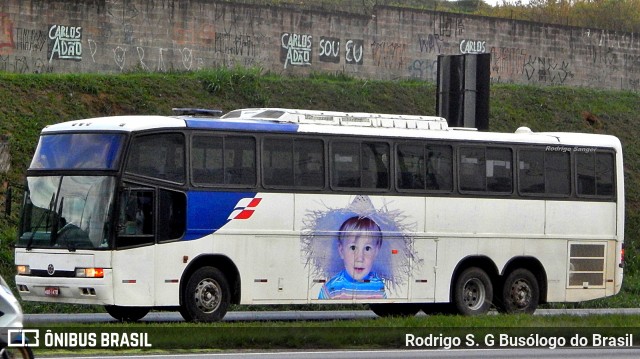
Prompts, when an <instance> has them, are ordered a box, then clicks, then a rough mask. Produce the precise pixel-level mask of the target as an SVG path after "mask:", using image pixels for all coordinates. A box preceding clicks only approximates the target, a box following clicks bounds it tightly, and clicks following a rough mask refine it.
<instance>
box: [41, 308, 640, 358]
mask: <svg viewBox="0 0 640 359" xmlns="http://www.w3.org/2000/svg"><path fill="white" fill-rule="evenodd" d="M639 322H640V316H638V315H607V316H600V315H593V316H584V317H578V316H565V315H563V316H550V317H542V316H530V315H490V316H479V317H462V316H438V315H436V316H418V317H410V318H376V319H359V320H343V321H338V320H336V321H315V322H297V321H294V322H288V321H285V322H283V321H274V322H222V323H207V324H192V323H134V324H121V323H104V324H84V325H78V324H75V325H73V326H69V325H61V324H52V325H47V326H46V327H37V329H40V331H41V336H42V334H44V332H45V331H47V330H50V331H51V332H53V333H90V334H84V335H91V336H93V337H94V338H95V340H96V345H95V348H94V349H91V350H92V351H94V353H96V352H95V350H99V349H100V347H101V346H102V343H101V340H100V338H101V336H102V333H126V334H127V335H130V334H131V333H146V335H147V337H148V343H149V344H150V345H151V348H147V349H146V351H147V352H149V351H163V350H174V351H175V350H181V349H182V350H184V349H189V350H190V351H192V350H204V349H208V350H212V349H213V350H227V349H235V350H238V349H242V350H252V349H253V350H257V349H329V348H330V349H335V348H342V349H346V348H351V349H381V348H383V349H391V348H405V345H406V337H407V334H411V335H414V336H416V337H423V338H424V337H427V336H430V335H431V336H435V337H444V338H459V339H460V343H459V344H458V345H457V346H455V347H459V348H464V347H475V344H478V345H479V346H484V347H498V346H500V345H499V342H498V340H497V338H499V336H500V335H501V334H508V335H509V336H510V337H525V338H526V337H529V336H530V335H532V334H534V335H535V334H538V335H539V336H542V337H545V338H556V339H557V338H565V339H566V344H565V345H564V346H565V347H571V346H574V347H575V346H581V345H571V342H570V338H573V337H576V336H580V337H584V338H587V339H588V340H589V342H590V343H591V339H592V338H593V337H592V336H593V334H598V335H605V336H620V337H623V336H625V335H627V334H631V333H636V332H637V329H638V328H637V323H639ZM488 335H491V336H489V337H488ZM470 339H473V342H472V343H473V345H469V344H470V343H471V342H468V340H470ZM486 339H495V341H494V342H493V344H490V342H488V341H486ZM41 340H42V339H41ZM637 344H638V342H637V338H636V341H635V342H634V345H637ZM442 346H443V345H436V346H434V347H433V348H434V349H435V348H438V347H442ZM543 346H546V345H543ZM582 346H584V345H582ZM60 349H61V348H60V346H59V347H58V348H55V350H54V351H53V352H56V353H60ZM136 351H137V352H139V351H140V349H136ZM51 353H52V351H51V350H46V349H43V350H42V351H41V352H39V353H38V354H39V355H40V354H51ZM97 353H100V352H99V351H98V352H97ZM76 354H77V352H76Z"/></svg>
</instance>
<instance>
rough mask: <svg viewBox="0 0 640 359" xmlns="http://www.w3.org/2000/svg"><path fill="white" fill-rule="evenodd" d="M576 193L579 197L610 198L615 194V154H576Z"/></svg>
mask: <svg viewBox="0 0 640 359" xmlns="http://www.w3.org/2000/svg"><path fill="white" fill-rule="evenodd" d="M575 158H576V192H577V193H578V195H586V196H604V197H610V196H613V195H614V193H615V186H614V181H613V179H614V176H613V168H614V159H613V154H611V153H605V152H591V153H584V152H577V153H576V157H575Z"/></svg>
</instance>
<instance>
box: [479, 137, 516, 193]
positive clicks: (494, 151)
mask: <svg viewBox="0 0 640 359" xmlns="http://www.w3.org/2000/svg"><path fill="white" fill-rule="evenodd" d="M486 173H487V190H488V191H489V192H499V193H511V188H512V178H513V176H512V174H511V173H512V172H511V149H508V148H495V147H488V148H487V172H486Z"/></svg>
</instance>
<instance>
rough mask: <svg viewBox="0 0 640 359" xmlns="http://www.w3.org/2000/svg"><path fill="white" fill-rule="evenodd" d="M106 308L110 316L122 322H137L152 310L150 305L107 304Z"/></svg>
mask: <svg viewBox="0 0 640 359" xmlns="http://www.w3.org/2000/svg"><path fill="white" fill-rule="evenodd" d="M104 309H105V310H106V311H107V313H109V315H110V316H112V317H113V318H114V319H117V320H119V321H121V322H137V321H138V320H140V319H142V318H144V316H145V315H147V313H149V311H150V310H151V308H148V307H123V306H119V305H105V306H104Z"/></svg>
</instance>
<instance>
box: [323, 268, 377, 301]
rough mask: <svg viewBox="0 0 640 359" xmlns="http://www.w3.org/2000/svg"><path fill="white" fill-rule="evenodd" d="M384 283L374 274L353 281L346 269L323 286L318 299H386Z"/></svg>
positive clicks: (370, 273)
mask: <svg viewBox="0 0 640 359" xmlns="http://www.w3.org/2000/svg"><path fill="white" fill-rule="evenodd" d="M386 297H387V295H386V293H385V291H384V282H383V281H382V279H381V278H380V277H378V275H377V274H375V273H374V272H369V274H367V275H366V276H365V277H364V278H363V279H362V280H355V279H353V278H352V277H351V276H350V275H349V273H347V271H346V269H345V270H342V271H341V272H340V273H338V274H336V275H335V276H334V277H333V278H331V279H330V280H329V281H328V282H327V283H325V284H324V285H323V286H322V289H321V290H320V294H319V295H318V299H384V298H386Z"/></svg>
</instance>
